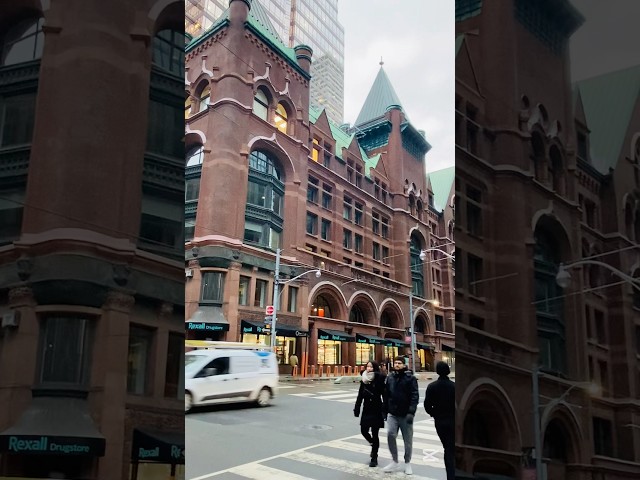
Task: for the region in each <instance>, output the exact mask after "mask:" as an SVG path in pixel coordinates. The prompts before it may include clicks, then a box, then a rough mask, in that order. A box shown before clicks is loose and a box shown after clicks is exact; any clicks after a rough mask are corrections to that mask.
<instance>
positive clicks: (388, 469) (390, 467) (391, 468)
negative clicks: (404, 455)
mask: <svg viewBox="0 0 640 480" xmlns="http://www.w3.org/2000/svg"><path fill="white" fill-rule="evenodd" d="M399 468H401V467H400V464H399V463H398V462H391V463H390V464H389V465H387V466H386V467H384V468H383V469H382V471H383V472H385V473H390V472H397V471H398V469H399Z"/></svg>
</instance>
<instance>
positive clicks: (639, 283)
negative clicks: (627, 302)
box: [556, 260, 640, 290]
mask: <svg viewBox="0 0 640 480" xmlns="http://www.w3.org/2000/svg"><path fill="white" fill-rule="evenodd" d="M580 265H597V266H599V267H604V268H606V269H607V270H610V271H611V272H613V273H614V274H616V275H617V276H618V277H620V278H622V279H623V280H625V281H626V282H628V283H630V284H631V285H632V286H633V287H634V288H637V289H638V290H640V279H639V278H633V277H631V276H630V275H627V274H626V273H624V272H621V271H620V270H618V269H617V268H615V267H612V266H611V265H609V264H608V263H604V262H599V261H597V260H578V261H577V262H573V263H570V264H568V265H564V264H562V263H561V264H560V266H559V267H558V274H557V275H556V282H557V283H558V285H559V286H560V287H562V288H567V287H568V286H569V285H570V284H571V274H570V273H569V269H570V268H573V267H579V266H580Z"/></svg>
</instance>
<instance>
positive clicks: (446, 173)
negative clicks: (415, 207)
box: [427, 167, 456, 211]
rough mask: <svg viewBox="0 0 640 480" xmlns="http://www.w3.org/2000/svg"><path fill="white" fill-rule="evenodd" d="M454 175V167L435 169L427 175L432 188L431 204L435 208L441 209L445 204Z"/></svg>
mask: <svg viewBox="0 0 640 480" xmlns="http://www.w3.org/2000/svg"><path fill="white" fill-rule="evenodd" d="M455 176H456V169H455V167H449V168H443V169H442V170H436V171H435V172H431V173H429V174H428V175H427V178H428V179H429V180H430V181H431V190H433V206H434V207H435V208H436V210H439V211H443V210H444V208H445V207H446V206H447V201H448V200H449V195H451V186H452V185H453V180H454V179H455Z"/></svg>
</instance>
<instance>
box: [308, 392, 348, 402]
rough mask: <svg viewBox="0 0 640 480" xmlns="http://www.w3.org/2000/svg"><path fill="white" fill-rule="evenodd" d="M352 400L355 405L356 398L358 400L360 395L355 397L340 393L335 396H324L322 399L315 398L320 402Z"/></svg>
mask: <svg viewBox="0 0 640 480" xmlns="http://www.w3.org/2000/svg"><path fill="white" fill-rule="evenodd" d="M347 397H348V398H350V399H352V401H353V402H354V403H355V401H356V398H358V395H354V394H353V393H338V394H335V395H324V396H322V397H314V398H317V399H318V400H337V399H339V398H342V399H344V398H347Z"/></svg>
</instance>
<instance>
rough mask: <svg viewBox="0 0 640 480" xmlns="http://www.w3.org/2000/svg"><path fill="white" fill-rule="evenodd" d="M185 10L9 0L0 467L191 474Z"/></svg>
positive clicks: (2, 35) (0, 28) (4, 54)
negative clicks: (186, 404) (186, 375)
mask: <svg viewBox="0 0 640 480" xmlns="http://www.w3.org/2000/svg"><path fill="white" fill-rule="evenodd" d="M116 3H117V5H115V4H116ZM182 12H183V3H182V2H171V1H164V0H162V1H151V0H150V1H135V2H101V1H90V2H87V1H74V0H51V1H48V0H47V1H45V0H42V1H38V0H16V1H11V2H2V3H1V4H0V112H1V114H0V132H1V133H0V313H1V315H2V324H1V328H0V404H1V405H2V408H1V409H0V476H1V477H2V478H12V477H21V478H23V477H27V478H83V479H101V480H114V479H130V478H137V479H139V480H140V479H151V478H169V476H170V475H172V474H173V475H174V476H175V478H184V470H183V466H184V465H183V464H184V414H183V407H182V402H183V392H184V387H183V385H184V384H183V372H184V367H183V365H184V363H183V362H184V354H183V352H184V330H183V328H184V327H183V301H184V296H183V286H184V278H183V273H182V272H183V269H182V250H183V243H182V208H183V188H184V186H183V177H182V175H183V170H182V168H183V166H182V162H183V160H182V158H183V154H184V153H183V152H184V146H183V144H182V141H181V139H182V134H183V127H182V112H181V110H182V101H183V99H182V85H183V82H184V76H183V75H184V34H183V33H182V32H183V27H182V22H183V19H182ZM149 112H150V113H151V114H150V115H148V113H149ZM156 448H157V450H156ZM171 478H174V477H171Z"/></svg>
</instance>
